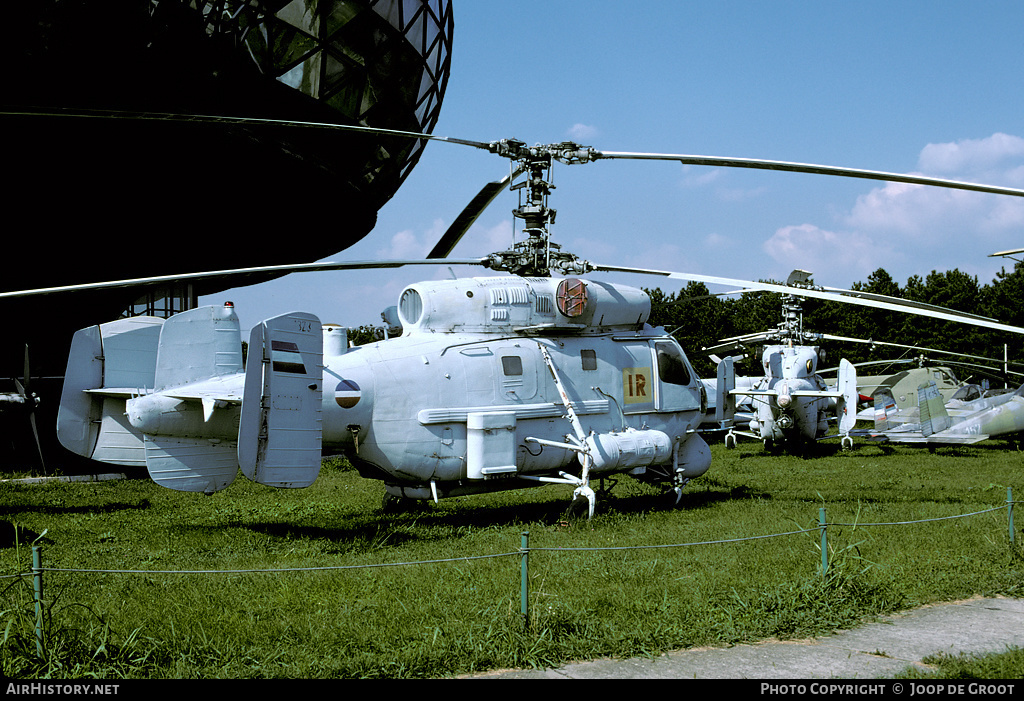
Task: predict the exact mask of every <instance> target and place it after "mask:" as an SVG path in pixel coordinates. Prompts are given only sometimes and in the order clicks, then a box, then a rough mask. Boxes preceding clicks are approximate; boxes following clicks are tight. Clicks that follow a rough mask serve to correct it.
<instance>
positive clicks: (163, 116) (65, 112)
mask: <svg viewBox="0 0 1024 701" xmlns="http://www.w3.org/2000/svg"><path fill="white" fill-rule="evenodd" d="M0 116H7V117H77V118H81V119H134V120H139V121H152V122H201V123H207V124H234V125H238V126H276V127H294V128H302V129H326V130H331V131H353V132H362V133H366V134H379V135H381V136H401V137H406V138H411V139H429V140H431V141H447V142H449V143H453V144H461V145H463V146H473V147H475V148H479V149H483V150H485V151H489V150H491V144H489V143H485V142H483V141H470V140H468V139H457V138H455V137H451V136H435V135H433V134H423V133H421V132H416V131H402V130H399V129H382V128H380V127H366V126H361V125H352V124H333V123H331V122H303V121H296V120H287V119H270V118H263V117H232V116H222V115H215V114H173V113H171V112H122V111H119V110H87V109H78V108H75V109H41V110H34V109H32V110H0Z"/></svg>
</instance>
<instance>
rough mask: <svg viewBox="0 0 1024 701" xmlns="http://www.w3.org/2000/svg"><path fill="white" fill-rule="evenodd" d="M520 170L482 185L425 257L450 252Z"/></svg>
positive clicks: (445, 254)
mask: <svg viewBox="0 0 1024 701" xmlns="http://www.w3.org/2000/svg"><path fill="white" fill-rule="evenodd" d="M522 172H523V169H522V168H517V169H515V170H514V171H513V172H511V173H509V174H508V175H506V176H505V177H504V178H502V179H501V180H497V181H494V182H490V183H487V184H486V185H484V186H483V188H481V190H480V192H478V193H477V194H476V197H474V198H473V199H472V200H470V201H469V204H467V205H466V207H465V209H463V210H462V211H461V212H460V213H459V216H457V217H455V221H453V222H452V223H451V226H449V227H448V230H447V231H445V232H444V235H442V236H441V238H440V239H439V240H438V242H437V244H435V246H434V247H433V248H432V249H431V250H430V253H428V254H427V258H444V257H445V256H447V255H448V254H449V253H451V252H452V250H453V249H454V248H455V246H456V245H458V243H459V241H461V240H462V237H463V236H465V234H466V232H467V231H469V228H470V227H471V226H473V224H474V223H475V222H476V220H477V218H478V217H479V216H480V215H481V214H483V211H484V210H485V209H487V207H488V206H490V204H491V202H494V200H495V198H496V197H497V196H498V195H499V194H501V191H502V190H504V189H505V188H506V187H508V185H509V183H511V182H512V180H513V179H514V178H516V177H517V176H518V175H519V174H520V173H522Z"/></svg>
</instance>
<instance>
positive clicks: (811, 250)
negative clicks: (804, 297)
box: [761, 224, 901, 286]
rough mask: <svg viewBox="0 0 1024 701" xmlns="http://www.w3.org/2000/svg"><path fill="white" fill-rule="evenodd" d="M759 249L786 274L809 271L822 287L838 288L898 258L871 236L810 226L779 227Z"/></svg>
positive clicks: (887, 247) (891, 249) (896, 254)
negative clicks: (833, 285)
mask: <svg viewBox="0 0 1024 701" xmlns="http://www.w3.org/2000/svg"><path fill="white" fill-rule="evenodd" d="M761 249H762V250H763V251H764V252H765V253H766V254H767V255H768V257H770V258H771V259H772V260H774V261H775V262H776V263H778V264H780V265H781V266H782V268H783V269H784V270H786V271H787V272H788V271H789V270H793V269H797V268H801V269H803V270H809V271H811V272H812V273H814V274H815V279H816V280H818V281H820V282H822V283H823V284H837V285H840V286H842V285H846V284H849V283H848V282H847V281H848V280H857V279H863V278H865V277H866V276H867V275H869V274H870V273H872V272H874V271H875V270H877V269H878V268H880V267H885V264H887V263H892V262H896V261H898V260H899V259H900V258H901V256H900V255H899V254H898V253H897V252H896V251H895V250H894V249H893V248H892V247H891V246H889V245H888V244H886V243H880V242H879V241H877V240H874V239H872V238H871V237H870V236H866V235H863V234H859V233H851V232H836V231H827V230H825V229H821V228H819V227H817V226H815V225H813V224H800V225H798V226H785V227H782V228H781V229H778V230H777V231H776V232H775V233H774V234H773V235H772V236H771V238H769V239H768V240H767V241H765V242H764V243H763V244H762V245H761Z"/></svg>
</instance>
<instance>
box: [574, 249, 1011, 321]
mask: <svg viewBox="0 0 1024 701" xmlns="http://www.w3.org/2000/svg"><path fill="white" fill-rule="evenodd" d="M591 266H592V268H593V269H594V270H597V271H602V272H617V273H636V274H640V275H658V276H661V277H667V278H669V279H674V280H687V281H694V282H703V283H704V284H708V285H729V286H731V287H747V288H751V289H758V290H765V291H768V292H779V293H782V294H787V295H796V296H800V297H811V298H814V299H826V300H831V301H833V302H842V303H845V304H857V305H860V306H865V307H874V308H876V309H887V310H889V311H894V312H902V313H905V314H916V315H919V316H927V317H930V318H934V319H943V320H945V321H953V322H957V323H962V324H972V325H974V326H982V327H985V328H990V329H995V330H997V331H1006V332H1008V333H1018V334H1024V328H1021V327H1019V326H1011V325H1009V324H1003V323H1000V322H998V321H994V320H990V319H987V318H984V317H978V316H975V315H970V314H963V313H961V312H957V311H955V310H952V309H945V308H943V307H934V306H932V305H927V306H928V307H929V308H928V309H922V308H920V306H919V305H911V304H899V303H898V302H902V301H903V300H899V299H898V298H895V297H891V298H888V299H889V301H883V300H878V299H869V298H867V297H864V296H862V295H861V294H860V293H858V292H856V291H854V290H838V288H832V291H831V292H825V291H823V290H817V289H811V288H803V287H801V288H794V287H789V286H787V285H777V284H774V283H767V282H753V281H750V280H737V279H735V278H726V277H715V276H712V275H695V274H691V273H678V272H672V271H667V270H648V269H646V268H629V267H625V266H620V265H601V264H593V263H592V264H591ZM878 296H880V297H881V296H882V295H878Z"/></svg>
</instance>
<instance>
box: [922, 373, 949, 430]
mask: <svg viewBox="0 0 1024 701" xmlns="http://www.w3.org/2000/svg"><path fill="white" fill-rule="evenodd" d="M917 404H918V406H919V407H920V409H921V433H923V434H924V435H925V436H926V437H927V436H930V435H932V434H933V433H938V432H939V431H945V430H946V429H947V428H949V427H950V425H952V421H951V420H950V418H949V414H948V413H947V412H946V405H945V403H944V402H943V401H942V395H941V394H939V388H938V387H936V385H935V383H934V382H926V383H925V384H923V385H921V386H919V387H918V388H917Z"/></svg>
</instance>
